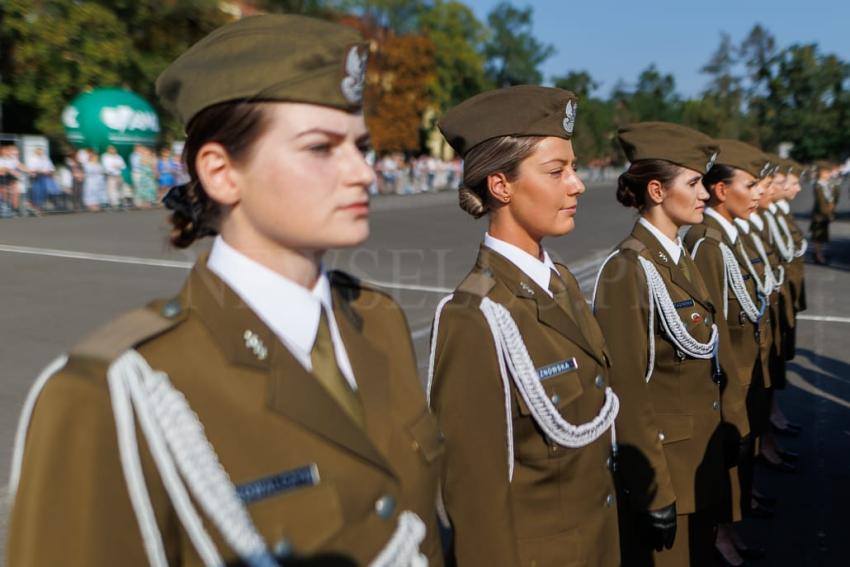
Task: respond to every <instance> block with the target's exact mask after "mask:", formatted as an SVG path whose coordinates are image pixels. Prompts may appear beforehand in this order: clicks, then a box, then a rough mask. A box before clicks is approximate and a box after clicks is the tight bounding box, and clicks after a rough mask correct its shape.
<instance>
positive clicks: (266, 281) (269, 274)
mask: <svg viewBox="0 0 850 567" xmlns="http://www.w3.org/2000/svg"><path fill="white" fill-rule="evenodd" d="M207 268H209V269H210V271H212V272H213V273H214V274H216V275H217V276H218V277H220V278H221V279H222V281H224V283H226V284H227V285H228V286H230V288H231V289H232V290H233V291H234V292H235V293H236V295H238V296H239V297H241V298H242V301H244V302H245V303H246V304H247V305H248V307H250V308H251V309H252V310H253V311H254V313H256V314H257V316H258V317H259V318H260V319H261V320H262V321H263V323H265V324H266V325H268V327H269V329H271V330H272V332H274V334H275V335H277V337H278V338H279V339H280V341H281V342H282V343H283V344H284V346H286V348H287V349H288V350H289V352H291V353H292V355H293V356H294V357H295V359H296V360H298V362H300V363H301V365H302V366H303V367H304V368H306V369H307V370H308V371H311V370H312V369H313V363H312V361H311V359H310V352H311V351H312V350H313V344H314V343H315V342H316V335H317V333H318V331H319V316H320V314H321V310H322V309H324V310H325V315H326V316H327V319H328V326H329V327H330V331H331V339H332V341H333V346H334V354H335V355H336V362H337V366H339V369H340V371H341V372H342V375H343V376H345V379H346V380H347V381H348V383H349V385H351V387H352V389H354V390H357V381H356V380H355V378H354V371H353V370H352V368H351V362H350V360H349V358H348V353H347V352H346V350H345V344H344V343H343V342H342V337H341V336H340V334H339V327H338V326H337V323H336V319H334V314H333V302H332V296H331V285H330V281H329V280H328V277H327V274H326V273H325V271H324V269H323V270H322V271H321V273H320V275H319V279H318V281H317V282H316V285H315V286H314V287H313V289H306V288H305V287H303V286H300V285H298V284H297V283H295V282H293V281H292V280H289V279H287V278H285V277H284V276H281V275H280V274H278V273H276V272H274V271H272V270H270V269H268V268H266V267H265V266H263V265H262V264H260V263H258V262H255V261H254V260H252V259H251V258H248V257H247V256H245V255H244V254H242V253H241V252H239V251H238V250H236V249H235V248H233V247H232V246H230V245H229V244H228V243H227V242H225V241H224V239H223V238H222V237H221V236H217V237H216V238H215V241H214V242H213V246H212V250H211V251H210V255H209V259H208V260H207Z"/></svg>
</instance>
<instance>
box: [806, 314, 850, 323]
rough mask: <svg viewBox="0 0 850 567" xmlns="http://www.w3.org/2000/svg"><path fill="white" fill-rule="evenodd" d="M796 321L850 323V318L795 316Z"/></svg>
mask: <svg viewBox="0 0 850 567" xmlns="http://www.w3.org/2000/svg"><path fill="white" fill-rule="evenodd" d="M797 319H802V320H803V321H819V322H823V323H850V317H833V316H831V315H797Z"/></svg>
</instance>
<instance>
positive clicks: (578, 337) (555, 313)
mask: <svg viewBox="0 0 850 567" xmlns="http://www.w3.org/2000/svg"><path fill="white" fill-rule="evenodd" d="M478 266H479V267H480V268H481V269H489V270H491V271H492V272H493V273H494V274H495V275H496V277H497V279H498V280H499V282H500V283H502V284H503V285H504V286H505V287H507V288H508V290H509V291H510V292H511V294H512V295H514V296H515V297H518V298H520V299H522V300H525V301H528V302H532V303H533V305H534V309H535V311H536V312H537V319H538V321H540V322H541V323H543V324H545V325H546V326H548V327H551V328H552V329H554V330H556V331H557V332H559V333H561V335H563V336H564V337H566V338H567V339H569V340H570V341H572V342H573V343H575V344H576V345H578V346H579V348H581V349H582V350H584V351H586V352H587V353H588V354H589V355H590V356H592V357H594V358H599V353H597V352H596V351H595V350H594V349H593V347H591V346H590V343H589V342H588V340H587V338H586V337H585V336H584V334H583V333H582V332H581V329H580V328H579V327H578V325H577V324H576V322H574V321H573V320H572V318H570V316H569V315H567V313H566V312H565V311H564V310H563V308H561V306H560V305H558V304H557V303H556V302H555V300H554V299H552V298H551V297H549V294H548V293H547V292H546V290H544V289H541V288H540V286H538V285H537V284H536V283H535V282H534V280H532V279H531V278H530V277H528V276H527V275H525V273H524V272H523V271H522V270H520V269H519V268H518V267H517V266H515V265H514V264H513V263H511V262H510V261H508V260H507V259H506V258H504V257H502V256H501V255H500V254H497V253H496V252H494V251H492V250H490V249H488V248H485V247H483V246H482V247H481V252H480V254H479V256H478ZM525 301H523V303H524V302H525ZM505 307H507V308H508V309H511V306H510V305H505Z"/></svg>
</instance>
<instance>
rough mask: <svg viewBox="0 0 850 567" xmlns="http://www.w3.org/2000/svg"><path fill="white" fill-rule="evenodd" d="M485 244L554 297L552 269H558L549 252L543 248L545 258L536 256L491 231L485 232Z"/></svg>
mask: <svg viewBox="0 0 850 567" xmlns="http://www.w3.org/2000/svg"><path fill="white" fill-rule="evenodd" d="M484 246H486V247H487V248H489V249H490V250H492V251H494V252H496V253H498V254H499V255H501V256H504V257H505V259H506V260H508V261H509V262H510V263H511V264H513V265H514V266H516V267H517V268H519V269H520V270H522V273H524V274H525V275H527V276H528V277H530V278H531V280H532V281H533V282H534V283H536V284H537V285H538V286H540V287H541V288H542V289H544V290H545V291H546V293H548V294H549V297H552V292H551V291H549V279H550V278H551V277H552V270H555V271H557V269H556V268H555V263H554V262H552V258H550V257H549V253H548V252H546V250H545V249H544V250H543V260H542V261H541V260H540V259H539V258H535V257H534V256H532V255H531V254H529V253H528V252H526V251H525V250H523V249H521V248H519V247H517V246H514V245H513V244H509V243H507V242H505V241H504V240H499V239H498V238H495V237H493V236H490V233H487V232H485V233H484Z"/></svg>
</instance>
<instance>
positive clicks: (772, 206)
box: [767, 203, 776, 215]
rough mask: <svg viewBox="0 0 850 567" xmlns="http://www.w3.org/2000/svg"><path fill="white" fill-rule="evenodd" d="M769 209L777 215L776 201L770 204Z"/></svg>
mask: <svg viewBox="0 0 850 567" xmlns="http://www.w3.org/2000/svg"><path fill="white" fill-rule="evenodd" d="M767 209H768V210H769V211H770V212H771V213H773V214H774V215H775V214H776V203H770V204H768V205H767Z"/></svg>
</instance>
